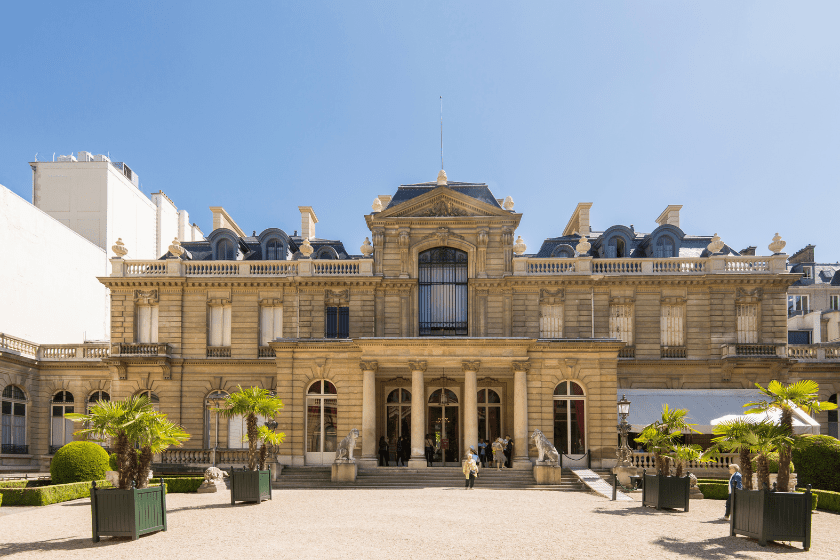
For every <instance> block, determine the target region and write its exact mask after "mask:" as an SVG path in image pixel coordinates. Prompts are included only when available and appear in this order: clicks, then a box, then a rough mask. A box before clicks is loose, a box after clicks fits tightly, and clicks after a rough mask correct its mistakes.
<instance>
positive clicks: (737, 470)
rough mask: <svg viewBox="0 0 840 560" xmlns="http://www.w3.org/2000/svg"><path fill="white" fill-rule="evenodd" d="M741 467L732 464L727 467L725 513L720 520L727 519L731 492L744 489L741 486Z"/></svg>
mask: <svg viewBox="0 0 840 560" xmlns="http://www.w3.org/2000/svg"><path fill="white" fill-rule="evenodd" d="M741 479H742V477H741V467H739V466H738V465H736V464H735V463H732V464H730V465H729V494H727V496H726V512H725V513H724V514H723V517H721V519H726V520H728V519H729V512H730V509H731V508H732V492H734V491H735V489H736V488H737V489H738V490H743V489H744V487H743V485H742V484H741Z"/></svg>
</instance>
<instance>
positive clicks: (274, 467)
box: [268, 463, 283, 482]
mask: <svg viewBox="0 0 840 560" xmlns="http://www.w3.org/2000/svg"><path fill="white" fill-rule="evenodd" d="M268 468H269V469H271V481H272V482H277V479H278V478H280V475H281V474H282V473H283V465H281V464H280V463H271V464H269V465H268Z"/></svg>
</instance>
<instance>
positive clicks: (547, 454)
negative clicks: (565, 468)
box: [531, 429, 560, 465]
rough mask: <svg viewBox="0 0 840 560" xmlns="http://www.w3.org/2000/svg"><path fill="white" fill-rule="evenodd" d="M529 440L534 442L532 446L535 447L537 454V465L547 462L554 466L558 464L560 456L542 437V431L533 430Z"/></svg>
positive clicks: (543, 436) (546, 439)
mask: <svg viewBox="0 0 840 560" xmlns="http://www.w3.org/2000/svg"><path fill="white" fill-rule="evenodd" d="M531 439H533V440H534V445H536V446H537V453H538V454H539V456H538V457H537V463H542V462H545V461H548V462H549V463H554V464H555V465H559V464H560V454H559V453H557V449H556V448H555V447H554V446H553V445H551V442H550V441H548V438H547V437H545V435H543V433H542V431H540V430H538V429H537V430H534V433H533V434H531Z"/></svg>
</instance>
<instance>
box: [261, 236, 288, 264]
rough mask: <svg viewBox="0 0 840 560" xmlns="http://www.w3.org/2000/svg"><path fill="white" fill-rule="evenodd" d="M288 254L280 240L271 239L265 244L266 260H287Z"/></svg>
mask: <svg viewBox="0 0 840 560" xmlns="http://www.w3.org/2000/svg"><path fill="white" fill-rule="evenodd" d="M285 257H286V252H285V247H283V244H282V243H280V240H279V239H269V240H268V243H266V244H265V258H266V260H269V261H282V260H285Z"/></svg>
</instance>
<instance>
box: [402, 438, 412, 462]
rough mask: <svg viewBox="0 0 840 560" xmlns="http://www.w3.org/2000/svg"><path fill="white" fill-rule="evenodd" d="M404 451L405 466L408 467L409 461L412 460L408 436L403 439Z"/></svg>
mask: <svg viewBox="0 0 840 560" xmlns="http://www.w3.org/2000/svg"><path fill="white" fill-rule="evenodd" d="M402 451H403V465H404V466H406V467H407V466H408V460H409V459H410V458H411V441H409V439H408V436H406V435H404V436H403V437H402Z"/></svg>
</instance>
